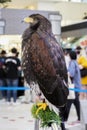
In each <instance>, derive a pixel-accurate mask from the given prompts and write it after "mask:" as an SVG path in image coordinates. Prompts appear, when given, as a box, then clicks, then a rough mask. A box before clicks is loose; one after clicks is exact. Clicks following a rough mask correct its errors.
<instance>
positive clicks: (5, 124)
mask: <svg viewBox="0 0 87 130" xmlns="http://www.w3.org/2000/svg"><path fill="white" fill-rule="evenodd" d="M31 106H32V103H29V104H24V103H22V104H18V105H16V106H9V105H7V104H6V102H3V101H0V130H36V129H35V128H34V126H35V125H34V123H35V121H34V119H33V118H32V115H31V112H30V111H31ZM86 110H87V109H86ZM75 121H76V112H75V109H74V106H72V109H71V111H70V116H69V120H68V122H67V123H65V125H66V128H67V130H73V129H74V130H86V129H85V127H84V125H83V124H81V123H75ZM40 130H41V129H40Z"/></svg>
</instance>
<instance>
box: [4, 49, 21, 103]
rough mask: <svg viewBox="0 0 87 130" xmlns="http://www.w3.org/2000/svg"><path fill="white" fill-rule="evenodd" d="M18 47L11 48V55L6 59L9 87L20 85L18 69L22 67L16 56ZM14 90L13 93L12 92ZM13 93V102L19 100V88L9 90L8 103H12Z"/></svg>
mask: <svg viewBox="0 0 87 130" xmlns="http://www.w3.org/2000/svg"><path fill="white" fill-rule="evenodd" d="M16 54H17V49H16V48H12V49H11V56H9V57H7V58H6V60H5V66H6V81H7V86H8V87H17V86H18V71H19V69H20V68H21V65H20V60H19V59H18V58H17V57H16ZM11 92H12V93H11ZM11 94H12V96H13V104H16V100H17V90H12V91H11V90H8V91H7V101H8V104H10V103H11Z"/></svg>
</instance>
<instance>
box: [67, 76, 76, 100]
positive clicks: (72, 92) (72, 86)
mask: <svg viewBox="0 0 87 130" xmlns="http://www.w3.org/2000/svg"><path fill="white" fill-rule="evenodd" d="M68 86H69V88H71V89H74V87H75V85H74V83H73V82H72V81H71V78H70V77H69V76H68ZM68 99H75V92H74V91H73V90H69V95H68Z"/></svg>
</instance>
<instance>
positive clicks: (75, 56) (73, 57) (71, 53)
mask: <svg viewBox="0 0 87 130" xmlns="http://www.w3.org/2000/svg"><path fill="white" fill-rule="evenodd" d="M69 56H70V59H71V60H76V59H77V55H76V52H75V51H70V53H69Z"/></svg>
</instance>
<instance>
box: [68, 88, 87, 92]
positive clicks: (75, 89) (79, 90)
mask: <svg viewBox="0 0 87 130" xmlns="http://www.w3.org/2000/svg"><path fill="white" fill-rule="evenodd" d="M69 90H72V91H75V92H84V93H87V90H84V89H78V88H69Z"/></svg>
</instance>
